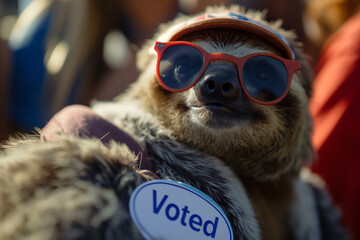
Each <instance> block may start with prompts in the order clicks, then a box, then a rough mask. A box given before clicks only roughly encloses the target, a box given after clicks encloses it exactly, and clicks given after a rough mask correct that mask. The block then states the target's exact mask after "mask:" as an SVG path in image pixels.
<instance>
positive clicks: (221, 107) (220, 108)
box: [192, 103, 236, 113]
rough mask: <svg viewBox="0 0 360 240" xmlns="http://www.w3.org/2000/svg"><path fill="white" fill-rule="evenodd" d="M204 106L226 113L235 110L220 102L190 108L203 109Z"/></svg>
mask: <svg viewBox="0 0 360 240" xmlns="http://www.w3.org/2000/svg"><path fill="white" fill-rule="evenodd" d="M204 108H205V109H207V110H209V111H212V112H227V113H231V112H236V110H235V109H233V108H231V107H229V106H226V105H223V104H220V103H208V104H205V105H203V106H193V107H192V109H194V110H203V109H204Z"/></svg>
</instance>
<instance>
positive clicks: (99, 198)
mask: <svg viewBox="0 0 360 240" xmlns="http://www.w3.org/2000/svg"><path fill="white" fill-rule="evenodd" d="M233 10H234V9H233ZM249 16H253V17H254V18H256V19H260V18H261V14H260V15H259V14H255V13H249ZM260 20H261V19H260ZM274 24H275V25H276V23H274ZM273 27H274V26H273ZM280 31H282V30H281V29H280ZM290 40H292V39H291V38H290ZM147 51H148V49H147V48H144V50H143V51H142V53H140V55H139V56H140V60H139V62H142V63H143V64H144V65H143V67H142V71H143V73H142V76H141V77H140V79H139V80H138V82H137V83H135V84H134V85H133V86H132V89H131V90H130V91H129V92H128V93H127V94H125V95H124V96H122V97H120V98H119V99H118V100H117V101H114V102H109V103H97V104H95V105H94V106H93V108H94V110H95V111H96V112H97V113H99V114H101V115H102V116H104V117H106V118H107V119H109V120H110V121H112V122H113V123H114V124H116V125H117V126H119V127H121V129H123V130H125V131H126V132H127V133H128V134H130V135H131V136H133V137H134V138H135V139H136V140H137V141H138V142H139V143H140V144H141V145H142V146H143V147H144V148H145V149H146V150H147V152H148V154H149V157H150V159H151V161H152V163H153V164H154V168H155V169H156V174H157V175H158V176H159V177H160V178H163V179H172V180H177V181H181V182H184V183H187V184H189V185H192V186H194V187H196V188H198V189H199V190H201V191H203V192H204V193H206V194H207V195H209V196H210V197H211V198H212V199H214V201H216V202H217V203H218V204H219V205H220V206H221V208H222V209H223V210H224V211H225V213H226V215H227V217H228V218H229V220H230V222H231V225H232V228H233V231H234V239H236V240H237V239H249V240H258V239H261V238H262V236H261V235H262V233H261V230H260V227H259V224H258V221H257V219H256V216H255V214H254V209H253V206H252V204H251V202H250V200H249V198H248V195H247V191H246V190H245V188H244V186H243V183H242V182H241V181H240V178H239V177H241V175H242V174H245V175H247V176H248V177H251V178H258V179H259V180H260V181H266V180H269V179H270V180H273V179H279V178H281V177H282V176H284V175H291V176H293V177H294V178H293V181H292V182H291V184H292V185H293V186H294V199H293V200H292V204H291V211H290V213H289V216H288V218H289V225H290V227H291V231H292V237H293V239H295V240H300V239H311V240H312V239H314V240H317V239H343V237H342V236H343V235H342V234H343V230H342V228H341V227H340V225H339V224H338V219H339V216H338V215H337V213H336V212H335V210H334V209H333V207H332V206H331V204H329V202H328V197H327V196H325V195H324V194H323V189H321V188H318V187H316V186H315V185H312V184H309V183H307V182H305V181H303V180H300V178H298V176H297V173H298V172H299V171H300V168H301V166H302V164H303V163H304V162H306V161H308V160H309V158H310V154H311V151H312V149H311V143H310V140H309V129H310V125H311V121H310V117H309V114H308V111H307V108H306V104H307V98H308V96H309V94H310V80H309V79H308V74H307V73H306V72H305V71H306V67H303V70H302V72H300V73H297V80H295V83H294V86H295V87H294V89H292V90H291V92H290V93H289V96H288V97H287V98H286V99H285V100H284V101H283V102H282V103H280V104H278V105H277V106H274V107H269V109H268V110H266V113H267V114H278V116H279V119H281V120H282V121H283V122H282V124H280V126H281V127H284V128H282V132H281V133H282V134H283V135H284V136H286V137H289V138H287V140H288V141H287V142H286V144H287V145H286V146H290V149H280V150H281V154H280V155H281V156H284V155H286V154H288V155H289V156H291V157H290V158H286V159H285V158H282V159H278V161H276V162H275V163H274V162H273V163H272V162H271V161H272V160H274V159H273V158H269V159H262V158H261V157H263V156H266V155H269V156H278V155H277V154H278V153H277V152H275V153H272V152H271V151H275V150H274V149H279V148H281V147H284V146H274V147H273V148H269V150H268V151H269V152H265V153H258V154H260V155H261V154H262V155H261V156H260V155H259V156H258V158H259V159H257V160H259V162H257V163H256V162H255V163H254V162H253V163H251V162H246V163H245V165H246V166H247V168H248V169H247V170H246V171H244V172H242V171H237V170H236V169H237V167H238V166H237V165H232V164H231V162H229V160H227V159H223V158H222V156H221V155H219V154H215V153H212V152H211V151H210V150H209V149H207V148H204V145H201V144H203V143H201V141H204V142H205V143H206V144H211V141H212V139H211V138H210V140H209V139H208V140H206V139H205V137H208V135H201V133H200V132H196V131H195V133H196V134H199V135H198V136H197V138H198V139H186V137H185V135H181V134H180V132H179V131H181V129H180V130H179V129H177V128H176V124H177V125H181V124H182V125H186V123H187V122H186V121H183V122H181V121H180V122H176V119H179V118H180V115H181V113H182V112H184V111H186V107H184V104H183V103H182V101H181V99H182V98H181V96H180V97H179V95H177V96H174V94H170V93H169V92H166V91H164V90H163V89H162V88H159V87H158V84H157V82H156V79H155V77H154V56H150V55H149V54H148V53H147ZM297 56H298V58H300V59H303V58H302V56H301V53H300V52H299V51H297ZM304 64H305V63H304ZM140 65H141V63H140ZM145 66H146V67H145ZM299 94H300V95H301V94H302V95H301V96H302V98H304V99H305V100H303V99H299ZM179 99H180V100H179ZM168 106H174V107H173V108H170V107H168ZM258 110H259V111H265V108H260V109H258ZM169 116H172V117H171V118H170V117H169ZM167 117H169V118H167ZM288 117H291V118H290V119H287V118H288ZM169 119H171V121H169ZM283 124H284V125H283ZM294 125H295V126H294ZM286 127H289V128H291V130H292V131H289V129H286ZM259 131H260V130H259ZM183 132H184V133H186V134H190V132H191V129H190V131H189V130H186V131H183ZM260 132H261V131H260ZM292 133H294V135H292ZM110 134H111V133H110ZM270 135H271V134H270ZM280 135H281V134H280ZM189 136H190V137H191V138H193V137H195V136H196V135H192V134H190V135H189ZM199 136H200V138H199ZM299 139H300V140H299ZM281 141H283V140H281ZM209 146H211V145H209ZM271 149H272V150H271ZM248 152H251V151H248ZM241 153H242V154H243V153H244V154H245V153H246V151H245V152H241ZM229 154H233V153H230V152H229ZM247 154H248V153H247ZM249 154H250V155H248V156H251V154H254V153H249ZM253 156H254V155H253ZM232 157H234V155H232ZM236 157H239V156H236ZM240 159H241V158H240ZM255 159H256V158H255ZM245 160H246V159H245ZM253 160H254V159H253ZM245 165H240V166H242V167H244V166H245ZM274 166H275V167H274ZM148 180H150V179H149V177H148V176H145V175H142V174H141V173H140V172H139V170H138V166H137V156H135V155H134V154H133V153H131V152H130V151H129V149H128V148H127V146H125V145H121V144H118V143H115V142H112V143H111V144H110V145H108V146H105V145H103V144H101V143H100V142H99V140H98V139H81V138H78V137H70V136H63V135H61V134H60V135H59V137H58V139H57V140H56V141H54V142H41V141H40V139H39V138H37V137H34V138H32V139H30V138H26V139H24V140H17V141H12V142H11V143H10V144H9V145H8V146H7V147H6V149H5V150H4V151H3V152H2V153H1V156H0V239H1V240H2V239H4V240H12V239H19V240H20V239H21V240H23V239H25V240H26V239H29V240H30V239H37V240H45V239H94V240H95V239H104V240H110V239H143V237H142V236H141V234H140V233H139V231H138V230H137V228H136V227H135V225H134V224H133V222H132V220H131V218H130V215H129V210H128V202H129V198H130V195H131V193H132V192H133V190H134V189H135V188H136V186H138V185H139V184H141V183H143V182H145V181H148Z"/></svg>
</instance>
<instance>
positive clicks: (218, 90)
mask: <svg viewBox="0 0 360 240" xmlns="http://www.w3.org/2000/svg"><path fill="white" fill-rule="evenodd" d="M195 88H197V89H195V91H196V92H197V93H198V94H200V95H202V97H206V98H213V99H214V100H216V99H223V100H227V99H234V98H237V97H238V96H239V93H240V91H241V85H240V83H239V80H238V76H237V72H236V70H235V71H234V70H233V69H226V68H222V69H216V70H215V69H214V70H211V69H210V70H207V71H206V72H205V74H204V75H203V76H202V78H201V79H200V81H199V83H198V84H197V86H195Z"/></svg>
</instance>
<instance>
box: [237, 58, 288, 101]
mask: <svg viewBox="0 0 360 240" xmlns="http://www.w3.org/2000/svg"><path fill="white" fill-rule="evenodd" d="M242 77H243V81H244V84H245V88H246V89H247V91H248V92H249V93H250V95H251V96H253V97H254V98H255V99H257V100H260V101H263V102H270V101H273V100H276V99H278V98H279V97H281V96H282V95H283V93H284V92H285V90H286V87H287V84H288V73H287V70H286V67H285V65H284V64H283V63H282V62H281V61H279V60H277V59H275V58H272V57H268V56H255V57H252V58H250V59H249V60H247V61H246V63H245V65H244V69H243V76H242Z"/></svg>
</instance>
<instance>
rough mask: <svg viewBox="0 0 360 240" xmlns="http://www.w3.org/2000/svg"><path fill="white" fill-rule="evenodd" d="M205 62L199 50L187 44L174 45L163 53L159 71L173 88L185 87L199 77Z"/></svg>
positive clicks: (165, 81) (166, 83) (163, 79)
mask: <svg viewBox="0 0 360 240" xmlns="http://www.w3.org/2000/svg"><path fill="white" fill-rule="evenodd" d="M203 63H204V58H203V55H202V54H201V52H200V51H199V50H197V49H196V48H194V47H191V46H187V45H174V46H171V47H169V48H167V49H166V50H165V52H164V53H163V55H162V57H161V60H160V65H159V73H160V77H161V80H162V81H163V83H164V84H165V85H167V86H168V87H170V88H173V89H184V88H187V87H188V86H190V85H191V84H193V83H194V82H195V81H196V80H197V78H198V77H199V74H200V71H201V69H202V66H203Z"/></svg>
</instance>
